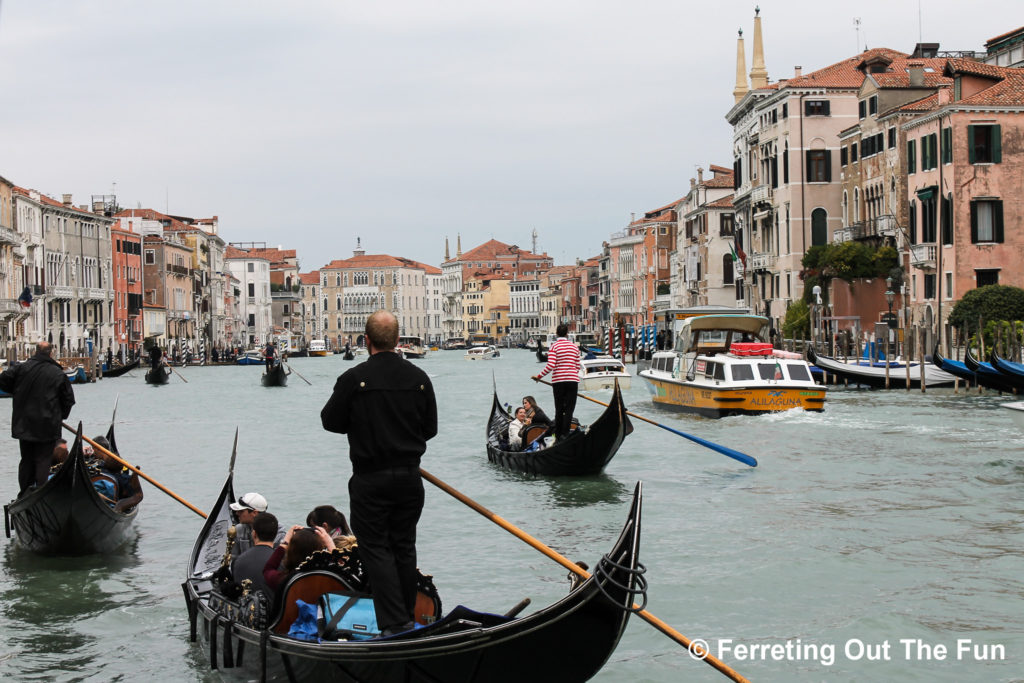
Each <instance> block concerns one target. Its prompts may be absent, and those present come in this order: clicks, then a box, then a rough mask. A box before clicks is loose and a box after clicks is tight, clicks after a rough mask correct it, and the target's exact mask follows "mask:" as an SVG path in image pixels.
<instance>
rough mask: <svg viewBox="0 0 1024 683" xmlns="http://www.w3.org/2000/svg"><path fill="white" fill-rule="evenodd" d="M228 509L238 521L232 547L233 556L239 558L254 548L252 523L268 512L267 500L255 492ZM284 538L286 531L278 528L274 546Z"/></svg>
mask: <svg viewBox="0 0 1024 683" xmlns="http://www.w3.org/2000/svg"><path fill="white" fill-rule="evenodd" d="M228 507H230V508H231V511H232V515H231V516H232V518H234V519H235V520H237V523H236V525H235V543H234V545H232V546H231V554H232V555H234V556H235V557H238V556H239V555H241V554H242V553H244V552H245V551H246V550H248V549H249V548H251V547H252V545H253V543H252V521H253V519H254V518H255V517H256V514H257V513H259V512H266V511H267V499H266V498H264V497H263V496H261V495H260V494H258V493H256V492H255V491H250V492H249V493H246V494H245V495H243V496H242V497H241V498H239V499H238V500H237V501H235V502H234V503H231V504H230V505H229V506H228ZM283 538H284V529H282V528H280V527H278V529H277V535H276V536H275V537H274V544H275V545H276V544H277V543H280V542H281V539H283Z"/></svg>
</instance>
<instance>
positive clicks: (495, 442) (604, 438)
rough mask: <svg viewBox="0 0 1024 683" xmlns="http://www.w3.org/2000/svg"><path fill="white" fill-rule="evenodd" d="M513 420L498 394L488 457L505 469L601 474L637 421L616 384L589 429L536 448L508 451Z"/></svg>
mask: <svg viewBox="0 0 1024 683" xmlns="http://www.w3.org/2000/svg"><path fill="white" fill-rule="evenodd" d="M511 421H512V418H511V417H509V415H508V413H506V412H505V411H504V410H503V409H502V407H501V403H499V402H498V394H497V393H495V394H494V401H493V402H492V403H491V417H490V419H489V420H488V421H487V459H488V460H490V461H491V462H493V463H495V464H496V465H500V466H501V467H504V468H505V469H509V470H515V471H517V472H525V473H527V474H544V475H555V476H558V475H565V476H585V475H590V474H599V473H600V472H601V471H602V470H603V469H604V468H605V466H606V465H607V464H608V463H609V462H610V461H611V459H612V458H613V457H614V456H615V453H616V452H617V451H618V450H619V446H621V445H622V440H623V439H625V438H626V436H627V435H629V434H631V433H632V432H633V424H632V423H631V422H630V421H629V416H628V415H627V414H626V406H625V405H624V404H623V403H622V392H621V391H619V387H618V385H616V387H615V390H614V392H613V395H612V398H611V401H609V403H608V407H607V408H605V411H604V412H603V413H602V414H601V416H600V417H598V418H597V420H595V421H594V423H593V424H592V425H590V427H589V428H582V427H581V428H579V429H577V430H576V431H575V432H574V433H573V434H571V435H570V436H568V437H566V438H565V439H562V440H560V441H556V442H555V443H554V444H552V445H550V446H548V447H547V448H541V449H539V450H536V451H508V450H504V449H503V446H504V445H505V444H504V443H503V442H505V441H506V437H507V435H508V425H509V423H510V422H511Z"/></svg>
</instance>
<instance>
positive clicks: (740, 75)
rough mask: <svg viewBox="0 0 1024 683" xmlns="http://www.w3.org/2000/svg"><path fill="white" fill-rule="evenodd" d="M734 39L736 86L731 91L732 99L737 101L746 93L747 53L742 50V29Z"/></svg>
mask: <svg viewBox="0 0 1024 683" xmlns="http://www.w3.org/2000/svg"><path fill="white" fill-rule="evenodd" d="M739 33H740V35H739V38H737V39H736V88H735V89H734V90H733V91H732V96H733V99H734V100H735V101H736V102H737V103H738V102H739V101H740V100H742V99H743V96H744V95H746V94H747V91H748V90H750V88H748V87H747V55H746V53H745V52H744V50H743V29H740V32H739Z"/></svg>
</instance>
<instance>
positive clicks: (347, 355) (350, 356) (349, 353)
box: [341, 349, 355, 360]
mask: <svg viewBox="0 0 1024 683" xmlns="http://www.w3.org/2000/svg"><path fill="white" fill-rule="evenodd" d="M354 358H355V354H353V353H352V350H351V349H345V353H344V354H342V356H341V359H342V360H353V359H354Z"/></svg>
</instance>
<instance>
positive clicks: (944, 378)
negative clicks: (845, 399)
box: [807, 346, 955, 389]
mask: <svg viewBox="0 0 1024 683" xmlns="http://www.w3.org/2000/svg"><path fill="white" fill-rule="evenodd" d="M807 358H808V360H810V361H811V363H813V364H814V365H817V366H818V367H819V368H821V369H822V370H823V371H824V372H827V373H828V374H830V375H835V376H837V377H840V378H842V379H844V380H846V381H847V382H848V383H850V384H859V385H863V386H866V387H871V388H873V389H884V388H885V365H884V364H882V367H876V366H875V365H858V364H855V363H844V362H843V361H841V360H836V359H835V358H830V357H828V356H821V355H818V354H817V353H815V352H814V348H813V347H810V346H809V347H807ZM954 379H955V378H954V377H953V375H951V374H949V373H948V372H944V371H942V370H940V369H939V368H937V367H935V366H934V365H931V364H930V363H926V364H925V366H924V384H925V386H926V387H941V386H947V385H950V384H952V383H953V382H954ZM889 388H890V389H905V388H907V366H906V365H904V364H903V363H902V362H901V363H900V364H899V365H897V364H896V362H895V361H893V362H892V364H891V365H890V366H889ZM910 388H911V389H920V388H921V366H920V365H918V364H917V363H912V364H911V366H910Z"/></svg>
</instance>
